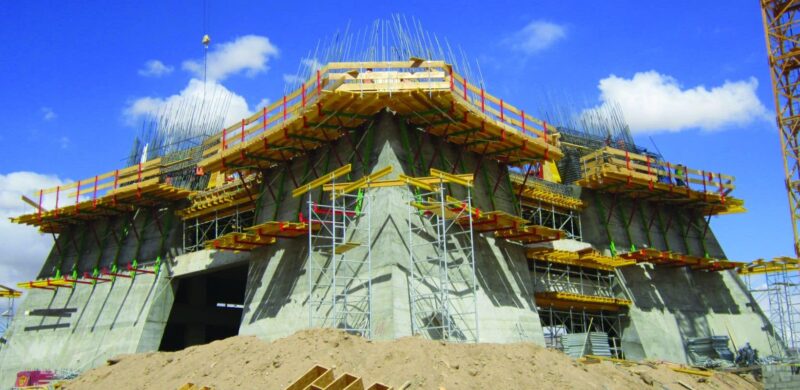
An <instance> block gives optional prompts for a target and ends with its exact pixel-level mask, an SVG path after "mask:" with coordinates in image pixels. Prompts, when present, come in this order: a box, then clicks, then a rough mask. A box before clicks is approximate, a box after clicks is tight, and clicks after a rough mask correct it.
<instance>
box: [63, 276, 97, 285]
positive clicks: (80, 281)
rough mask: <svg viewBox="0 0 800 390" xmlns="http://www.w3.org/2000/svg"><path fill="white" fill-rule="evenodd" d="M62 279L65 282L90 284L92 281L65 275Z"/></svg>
mask: <svg viewBox="0 0 800 390" xmlns="http://www.w3.org/2000/svg"><path fill="white" fill-rule="evenodd" d="M64 281H65V282H67V283H80V284H92V282H87V281H85V280H78V279H70V278H69V277H67V276H65V277H64Z"/></svg>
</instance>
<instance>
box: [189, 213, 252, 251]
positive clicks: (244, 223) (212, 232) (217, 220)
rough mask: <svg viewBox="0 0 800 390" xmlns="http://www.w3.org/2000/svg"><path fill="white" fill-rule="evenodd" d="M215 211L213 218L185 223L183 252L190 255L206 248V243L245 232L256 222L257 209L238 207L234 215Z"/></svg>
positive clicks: (197, 218)
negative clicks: (230, 234)
mask: <svg viewBox="0 0 800 390" xmlns="http://www.w3.org/2000/svg"><path fill="white" fill-rule="evenodd" d="M219 214H220V212H219V211H215V212H214V215H213V217H212V218H200V217H196V218H191V219H188V220H185V221H183V252H184V253H190V252H196V251H199V250H203V249H205V248H206V242H210V241H213V240H215V239H217V238H219V237H222V236H224V235H225V234H228V233H232V232H237V233H241V232H244V231H245V229H246V228H248V227H250V226H252V225H253V223H254V222H255V209H253V208H248V209H246V210H240V208H239V207H238V206H237V207H236V208H234V209H233V212H232V213H224V215H223V216H219Z"/></svg>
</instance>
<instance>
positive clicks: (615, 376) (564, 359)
mask: <svg viewBox="0 0 800 390" xmlns="http://www.w3.org/2000/svg"><path fill="white" fill-rule="evenodd" d="M117 360H118V361H117ZM112 361H115V362H116V363H114V364H113V365H107V366H103V367H98V368H95V369H92V370H90V371H87V372H85V373H84V374H83V375H81V376H80V377H78V378H77V379H76V380H75V381H73V382H71V383H70V384H69V385H68V386H67V388H68V389H115V390H121V389H170V390H174V389H177V388H179V387H180V386H181V385H183V384H185V383H187V382H192V383H195V384H198V385H204V386H210V387H212V388H214V389H216V390H223V389H282V388H284V387H285V386H287V385H288V384H289V383H291V382H292V381H293V380H295V379H296V378H298V377H299V376H301V375H302V374H303V373H305V372H306V371H307V370H308V369H309V368H311V367H312V366H313V365H314V364H321V365H323V366H326V367H328V368H334V369H335V371H336V374H337V375H341V374H343V373H345V372H349V373H352V374H354V375H356V376H360V377H362V378H363V379H364V383H365V384H369V383H373V382H382V383H385V384H387V385H390V386H394V388H395V389H398V388H400V386H401V385H403V384H406V382H408V383H410V386H409V387H408V388H409V389H440V388H441V387H444V388H445V389H448V390H451V389H491V388H494V389H532V388H562V389H630V388H653V386H655V387H656V388H659V389H660V388H666V389H684V390H685V389H686V388H693V389H734V388H735V389H748V388H752V389H756V388H759V387H758V386H756V385H754V384H753V383H751V382H749V381H747V380H745V379H743V378H740V377H737V376H735V375H731V374H722V373H717V374H715V375H714V376H713V377H710V378H702V377H698V376H693V375H689V374H683V373H678V372H674V371H672V370H670V369H669V368H668V367H666V366H665V365H663V364H651V365H633V366H630V367H623V366H620V365H616V364H613V363H610V362H602V363H597V364H582V363H579V362H576V361H574V360H572V359H570V358H569V357H568V356H566V355H564V354H562V353H560V352H557V351H552V350H547V349H545V348H543V347H540V346H537V345H534V344H530V343H517V344H466V345H465V344H448V343H442V342H436V341H430V340H424V339H421V338H415V337H409V338H403V339H399V340H394V341H369V340H365V339H362V338H359V337H354V336H350V335H347V334H346V333H343V332H339V331H335V330H322V329H315V330H306V331H301V332H298V333H296V334H294V335H292V336H290V337H287V338H284V339H280V340H276V341H273V342H269V343H268V342H264V341H261V340H259V339H257V338H255V337H242V336H239V337H232V338H229V339H226V340H222V341H216V342H213V343H210V344H207V345H202V346H196V347H190V348H187V349H185V350H183V351H179V352H153V353H143V354H135V355H125V356H121V357H119V358H115V359H112ZM687 386H688V387H687Z"/></svg>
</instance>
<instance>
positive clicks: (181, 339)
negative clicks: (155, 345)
mask: <svg viewBox="0 0 800 390" xmlns="http://www.w3.org/2000/svg"><path fill="white" fill-rule="evenodd" d="M172 283H173V285H172V288H173V289H174V290H175V302H174V303H173V304H172V310H171V311H170V314H169V320H167V326H166V328H165V329H164V336H163V337H162V338H161V346H160V347H159V350H161V351H178V350H181V349H184V348H186V347H190V346H192V345H199V344H206V343H209V342H212V341H214V340H221V339H224V338H227V337H231V336H236V335H237V334H239V325H240V324H241V322H242V312H243V304H244V294H245V288H246V286H247V264H245V265H241V266H236V267H232V268H225V269H221V270H214V271H210V272H205V273H201V274H198V275H191V276H186V277H180V278H175V279H174V280H173V281H172Z"/></svg>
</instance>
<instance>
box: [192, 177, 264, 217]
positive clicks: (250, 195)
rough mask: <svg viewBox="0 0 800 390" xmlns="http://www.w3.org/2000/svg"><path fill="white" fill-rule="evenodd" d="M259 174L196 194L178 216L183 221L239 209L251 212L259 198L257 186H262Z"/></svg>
mask: <svg viewBox="0 0 800 390" xmlns="http://www.w3.org/2000/svg"><path fill="white" fill-rule="evenodd" d="M261 181H262V178H261V176H260V175H259V174H257V173H253V174H250V175H247V176H246V177H245V178H244V179H241V178H237V179H234V180H232V181H230V182H228V183H226V184H223V185H221V186H217V187H213V188H211V189H209V190H206V191H200V192H197V193H194V194H193V195H191V196H190V197H189V200H190V202H191V203H190V205H189V206H188V207H186V208H184V209H181V210H178V211H177V212H176V214H177V215H178V216H180V217H181V218H182V219H183V220H187V219H191V218H202V217H205V216H209V215H219V214H220V213H222V214H224V213H225V212H227V211H228V210H231V209H236V208H239V209H240V210H249V209H253V208H255V200H256V198H257V197H258V193H257V192H258V190H257V189H256V187H257V186H259V185H260V184H261Z"/></svg>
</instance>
